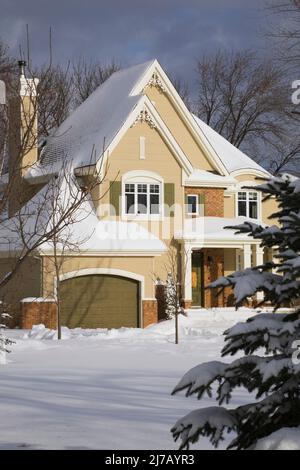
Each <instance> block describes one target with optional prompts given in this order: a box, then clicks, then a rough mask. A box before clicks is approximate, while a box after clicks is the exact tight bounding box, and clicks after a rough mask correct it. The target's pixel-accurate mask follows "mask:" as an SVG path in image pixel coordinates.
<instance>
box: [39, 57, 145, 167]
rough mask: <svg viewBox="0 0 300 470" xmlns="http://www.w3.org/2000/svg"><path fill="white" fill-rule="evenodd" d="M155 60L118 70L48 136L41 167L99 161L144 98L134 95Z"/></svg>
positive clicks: (76, 165) (78, 165)
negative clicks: (66, 161)
mask: <svg viewBox="0 0 300 470" xmlns="http://www.w3.org/2000/svg"><path fill="white" fill-rule="evenodd" d="M152 63H153V61H149V62H145V63H144V64H140V65H136V66H134V67H130V68H128V69H124V70H120V71H118V72H115V73H114V74H113V75H111V77H110V78H109V79H108V80H107V81H106V82H104V83H103V85H101V86H99V87H98V88H97V89H96V90H95V91H94V92H93V93H92V94H91V95H90V96H89V97H88V98H87V99H86V100H85V101H84V102H83V103H82V104H81V105H80V106H79V107H78V108H77V109H75V111H74V112H73V113H72V114H71V115H70V116H69V117H68V118H67V119H66V120H65V121H64V122H63V123H62V124H61V125H60V126H59V128H58V129H56V131H55V132H54V133H53V134H52V136H51V137H48V138H47V143H46V146H45V147H44V150H43V154H42V166H44V167H47V166H49V167H50V166H54V167H55V166H56V163H57V162H58V161H59V160H60V159H67V160H70V159H72V162H73V166H74V168H76V167H82V166H86V165H89V164H93V163H96V159H97V158H99V156H101V155H102V153H103V150H105V149H106V148H107V147H108V145H109V144H110V142H111V141H112V139H113V138H114V137H115V135H116V134H117V132H118V131H119V130H120V128H121V127H122V125H123V123H124V122H125V120H126V118H127V117H128V115H129V114H130V112H131V111H132V110H133V109H134V107H135V106H136V105H137V103H138V102H139V100H140V99H141V97H142V96H141V95H136V96H131V95H130V92H131V90H132V88H133V87H134V85H135V84H136V82H137V81H138V80H139V79H140V78H141V77H142V76H143V75H144V73H145V72H146V70H147V68H148V67H150V66H151V64H152Z"/></svg>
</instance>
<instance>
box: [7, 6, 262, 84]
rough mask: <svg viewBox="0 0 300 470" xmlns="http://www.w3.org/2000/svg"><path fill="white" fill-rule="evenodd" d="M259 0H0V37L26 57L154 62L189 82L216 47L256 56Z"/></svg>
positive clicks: (259, 36) (36, 60)
mask: <svg viewBox="0 0 300 470" xmlns="http://www.w3.org/2000/svg"><path fill="white" fill-rule="evenodd" d="M264 5H265V2H264V0H251V1H246V0H109V1H108V0H47V1H45V0H0V13H1V14H0V36H1V38H2V40H4V41H5V42H7V43H8V45H9V46H10V48H11V50H12V52H14V53H16V54H18V50H19V46H20V45H21V46H22V47H24V46H25V28H26V26H25V25H26V23H28V25H29V30H30V41H31V57H32V59H33V62H34V63H36V64H40V63H42V62H45V61H46V60H47V54H48V31H49V27H50V26H51V28H52V31H53V55H54V59H55V60H56V61H60V62H67V61H68V60H72V59H75V58H76V57H78V56H80V55H83V56H86V57H87V58H91V59H99V60H100V61H103V62H107V61H109V60H110V59H112V58H114V59H115V60H116V61H117V62H119V63H121V65H122V66H127V65H131V64H135V63H138V62H143V61H146V60H149V59H150V58H154V57H155V58H157V59H158V60H159V61H160V62H161V64H162V65H163V66H164V67H165V68H166V70H167V71H168V72H169V73H170V74H171V75H172V76H179V77H181V78H185V79H186V81H187V82H188V83H189V84H192V80H193V71H194V69H195V60H196V58H197V57H199V56H201V55H202V54H204V53H208V54H210V53H212V52H214V51H217V50H218V49H220V48H224V47H225V48H227V49H229V50H232V49H242V48H245V49H247V48H254V49H257V50H260V51H261V52H262V53H264V46H265V40H264V38H263V35H262V31H263V27H264V24H265V20H266V16H267V15H266V11H265V10H264Z"/></svg>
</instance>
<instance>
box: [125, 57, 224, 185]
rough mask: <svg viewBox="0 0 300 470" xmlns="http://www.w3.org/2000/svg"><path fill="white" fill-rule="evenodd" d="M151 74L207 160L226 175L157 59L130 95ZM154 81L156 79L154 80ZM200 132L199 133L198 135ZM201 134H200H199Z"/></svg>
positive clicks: (220, 162) (145, 81) (138, 89)
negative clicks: (166, 94)
mask: <svg viewBox="0 0 300 470" xmlns="http://www.w3.org/2000/svg"><path fill="white" fill-rule="evenodd" d="M153 75H154V76H155V75H156V76H157V77H159V82H161V83H162V85H163V88H164V89H165V91H164V93H168V96H169V97H170V98H171V100H172V102H173V104H175V107H176V108H177V110H178V111H179V113H180V115H181V117H182V119H183V122H184V123H185V124H186V125H187V127H188V129H189V130H190V131H191V133H192V135H193V137H194V139H195V141H196V142H197V143H198V145H199V146H200V148H201V149H202V150H203V152H204V154H205V156H206V158H207V159H208V161H209V162H210V163H211V164H212V165H213V166H214V167H215V168H216V170H218V171H219V172H220V174H221V175H224V176H228V175H229V173H228V171H227V169H226V167H225V165H224V164H223V162H222V160H221V158H220V157H219V155H218V154H217V153H216V151H215V149H214V148H213V146H212V145H211V143H210V142H209V140H208V139H207V138H206V136H205V135H204V134H203V132H202V131H201V129H200V131H199V126H198V124H197V122H196V121H195V119H194V118H193V116H192V115H191V113H190V112H189V110H188V109H187V107H186V105H185V104H184V102H183V101H182V99H181V98H180V96H179V95H178V93H177V91H176V90H175V88H174V85H173V84H172V82H171V81H170V79H169V78H168V76H167V75H166V73H165V72H164V70H163V69H162V67H161V66H160V64H159V62H158V61H157V60H154V61H153V62H152V64H151V65H150V66H149V68H148V69H147V71H146V72H145V74H144V76H143V77H142V78H141V79H140V80H139V81H138V83H137V84H136V85H135V86H134V87H133V89H132V90H131V92H130V96H136V95H139V94H141V93H142V92H143V90H144V89H145V88H146V87H147V85H148V84H149V83H151V81H152V77H153ZM155 81H156V80H155ZM199 134H200V135H199ZM201 134H202V135H201Z"/></svg>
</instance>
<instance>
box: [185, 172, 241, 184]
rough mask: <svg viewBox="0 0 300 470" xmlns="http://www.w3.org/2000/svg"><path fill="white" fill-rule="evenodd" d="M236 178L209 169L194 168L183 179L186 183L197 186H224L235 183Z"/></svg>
mask: <svg viewBox="0 0 300 470" xmlns="http://www.w3.org/2000/svg"><path fill="white" fill-rule="evenodd" d="M235 183H236V180H235V179H234V178H232V177H230V176H221V175H217V174H215V173H212V172H211V171H205V170H199V169H194V171H193V172H192V173H191V174H190V176H188V177H187V178H186V179H185V184H186V185H189V184H191V185H197V186H219V187H223V188H226V187H228V186H229V185H232V184H235Z"/></svg>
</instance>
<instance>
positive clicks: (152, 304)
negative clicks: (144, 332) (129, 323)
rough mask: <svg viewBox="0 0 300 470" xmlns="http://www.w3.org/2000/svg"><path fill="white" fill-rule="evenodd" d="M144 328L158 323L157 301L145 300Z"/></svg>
mask: <svg viewBox="0 0 300 470" xmlns="http://www.w3.org/2000/svg"><path fill="white" fill-rule="evenodd" d="M142 305H143V327H144V328H146V326H149V325H152V324H153V323H157V322H158V312H157V300H156V299H153V300H143V301H142Z"/></svg>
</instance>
